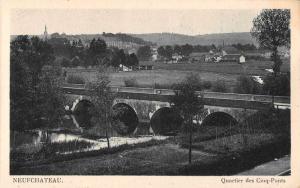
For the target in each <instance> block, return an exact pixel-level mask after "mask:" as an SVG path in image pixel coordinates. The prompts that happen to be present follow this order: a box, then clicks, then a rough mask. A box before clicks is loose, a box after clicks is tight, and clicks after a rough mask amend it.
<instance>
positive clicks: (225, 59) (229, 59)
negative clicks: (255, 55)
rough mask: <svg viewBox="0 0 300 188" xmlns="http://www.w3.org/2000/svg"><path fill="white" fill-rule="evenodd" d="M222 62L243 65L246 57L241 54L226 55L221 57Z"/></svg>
mask: <svg viewBox="0 0 300 188" xmlns="http://www.w3.org/2000/svg"><path fill="white" fill-rule="evenodd" d="M222 62H238V63H245V62H246V57H245V56H244V55H242V54H227V55H224V56H223V57H222Z"/></svg>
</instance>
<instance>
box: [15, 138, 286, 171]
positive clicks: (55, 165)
mask: <svg viewBox="0 0 300 188" xmlns="http://www.w3.org/2000/svg"><path fill="white" fill-rule="evenodd" d="M262 136H265V135H262ZM221 139H224V138H219V139H217V140H215V141H214V142H216V143H221ZM232 139H234V138H232ZM233 141H234V140H233ZM205 142H207V141H205ZM206 144H207V143H206ZM219 145H220V144H219ZM238 145H242V143H240V144H238ZM208 147H209V148H208V149H206V150H199V149H193V153H192V164H188V163H187V161H188V160H187V159H188V149H185V148H182V147H180V146H179V145H178V144H175V143H174V140H173V139H168V140H165V141H160V142H150V143H149V142H148V143H144V144H140V145H136V146H129V145H126V146H123V147H120V148H116V149H113V150H111V151H107V150H106V151H104V150H103V151H102V152H100V151H94V152H92V153H78V154H76V155H72V156H69V157H67V156H65V158H64V159H63V160H62V158H51V159H50V160H49V161H47V162H45V161H44V163H42V162H40V163H31V164H22V165H21V166H18V167H17V166H11V174H13V175H21V174H26V175H34V174H35V175H233V174H236V173H238V172H241V171H245V170H247V169H251V168H253V167H254V166H257V165H258V164H261V163H264V162H267V161H270V160H273V159H274V158H279V157H281V156H284V155H286V154H289V152H290V147H289V139H285V138H283V137H280V136H275V137H273V139H272V140H270V139H266V140H265V141H263V142H261V143H259V144H258V145H256V146H255V147H250V148H246V147H245V148H242V149H241V148H239V147H236V145H235V144H233V145H232V148H239V149H237V150H234V151H233V150H230V152H228V153H220V152H219V153H217V152H213V151H212V148H213V147H214V146H213V145H210V146H208Z"/></svg>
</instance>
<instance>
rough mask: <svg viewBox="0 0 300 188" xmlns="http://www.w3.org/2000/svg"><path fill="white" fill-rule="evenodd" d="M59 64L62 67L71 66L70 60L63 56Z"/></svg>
mask: <svg viewBox="0 0 300 188" xmlns="http://www.w3.org/2000/svg"><path fill="white" fill-rule="evenodd" d="M61 66H62V67H71V61H70V60H68V59H66V58H63V60H62V62H61Z"/></svg>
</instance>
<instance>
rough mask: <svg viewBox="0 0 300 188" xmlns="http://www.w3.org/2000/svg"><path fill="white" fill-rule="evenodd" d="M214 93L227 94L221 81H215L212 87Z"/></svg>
mask: <svg viewBox="0 0 300 188" xmlns="http://www.w3.org/2000/svg"><path fill="white" fill-rule="evenodd" d="M212 91H214V92H227V88H226V84H225V82H224V81H223V80H218V81H216V82H215V83H214V84H213V86H212Z"/></svg>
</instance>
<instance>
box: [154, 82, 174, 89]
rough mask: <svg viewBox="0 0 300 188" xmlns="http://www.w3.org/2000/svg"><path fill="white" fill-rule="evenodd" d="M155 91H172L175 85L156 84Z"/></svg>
mask: <svg viewBox="0 0 300 188" xmlns="http://www.w3.org/2000/svg"><path fill="white" fill-rule="evenodd" d="M153 88H154V89H172V88H173V84H159V83H154V85H153Z"/></svg>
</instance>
